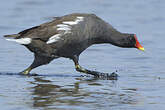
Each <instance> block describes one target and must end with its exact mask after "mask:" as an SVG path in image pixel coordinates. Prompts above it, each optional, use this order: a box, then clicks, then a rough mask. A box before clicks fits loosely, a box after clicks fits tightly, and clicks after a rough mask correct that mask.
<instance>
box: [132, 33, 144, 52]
mask: <svg viewBox="0 0 165 110" xmlns="http://www.w3.org/2000/svg"><path fill="white" fill-rule="evenodd" d="M133 37H134V39H135V45H134V46H135V48H137V49H139V50H141V51H144V48H143V46H142V45H141V44H140V43H139V41H138V39H137V37H136V34H133Z"/></svg>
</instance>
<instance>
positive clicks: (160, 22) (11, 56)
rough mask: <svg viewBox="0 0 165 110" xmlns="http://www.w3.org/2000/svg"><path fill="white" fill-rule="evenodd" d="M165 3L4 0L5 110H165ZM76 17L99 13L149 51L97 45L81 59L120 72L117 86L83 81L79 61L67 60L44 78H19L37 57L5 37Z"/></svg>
mask: <svg viewBox="0 0 165 110" xmlns="http://www.w3.org/2000/svg"><path fill="white" fill-rule="evenodd" d="M164 3H165V2H164V1H163V0H143V1H139V0H133V1H130V0H123V1H121V0H111V1H109V0H101V1H100V0H90V1H89V0H83V1H77V0H60V1H57V0H47V1H46V0H35V1H34V0H10V1H7V0H2V1H1V4H0V12H1V13H0V14H1V17H0V36H1V37H0V106H1V109H2V110H56V109H57V110H155V109H157V110H164V109H165V94H164V92H165V89H164V88H165V86H164V85H165V74H164V73H165V70H164V65H165V61H164V59H165V56H164V55H165V51H164V50H165V46H164V41H165V37H164V36H165V33H164V28H165V27H164V26H165V15H164V10H165V7H164ZM73 12H86V13H95V14H96V15H98V16H99V17H101V18H102V19H104V20H106V21H107V22H109V23H110V24H112V25H113V26H114V27H115V28H117V29H118V30H119V31H121V32H129V33H136V34H137V37H138V38H139V40H140V42H141V43H142V45H143V46H144V48H145V49H146V52H140V51H138V50H137V49H123V48H118V47H115V46H111V45H105V44H103V45H95V46H92V47H90V48H88V49H87V50H86V51H85V52H84V53H83V54H82V55H81V57H80V63H81V65H82V66H84V67H86V68H89V69H93V70H98V71H103V72H113V71H115V70H118V75H119V76H120V77H119V79H118V80H117V81H112V80H99V79H93V78H92V77H81V75H82V74H80V73H78V72H76V71H75V70H74V65H73V62H72V61H70V60H68V59H64V58H61V59H57V60H54V61H53V62H52V63H51V64H49V65H47V66H42V67H39V68H37V69H35V70H33V71H32V72H36V73H37V74H40V76H20V75H17V73H18V72H19V71H21V70H23V69H25V68H26V67H27V66H29V65H30V64H31V62H32V60H33V54H32V53H31V52H29V51H28V50H27V49H26V48H24V47H23V46H20V45H18V44H15V43H12V42H8V41H6V40H4V38H3V37H2V36H3V35H5V34H12V33H17V32H19V31H21V30H23V29H26V28H30V27H32V26H35V25H38V24H41V23H44V22H47V21H49V20H51V18H52V17H53V16H62V15H65V14H69V13H73ZM7 73H9V74H10V75H9V74H7ZM11 74H13V75H11Z"/></svg>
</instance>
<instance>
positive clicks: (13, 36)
mask: <svg viewBox="0 0 165 110" xmlns="http://www.w3.org/2000/svg"><path fill="white" fill-rule="evenodd" d="M19 36H20V34H11V35H4V37H8V38H18V37H19Z"/></svg>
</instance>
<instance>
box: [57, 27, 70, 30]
mask: <svg viewBox="0 0 165 110" xmlns="http://www.w3.org/2000/svg"><path fill="white" fill-rule="evenodd" d="M57 30H58V31H70V30H71V29H70V28H68V27H61V28H57Z"/></svg>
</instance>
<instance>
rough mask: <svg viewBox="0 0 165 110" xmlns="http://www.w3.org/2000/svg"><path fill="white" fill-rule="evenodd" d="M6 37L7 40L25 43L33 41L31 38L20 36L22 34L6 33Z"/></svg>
mask: <svg viewBox="0 0 165 110" xmlns="http://www.w3.org/2000/svg"><path fill="white" fill-rule="evenodd" d="M4 37H7V38H6V40H8V41H14V42H17V43H19V44H23V45H28V44H30V43H31V41H32V39H31V38H19V37H20V34H12V35H4Z"/></svg>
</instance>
